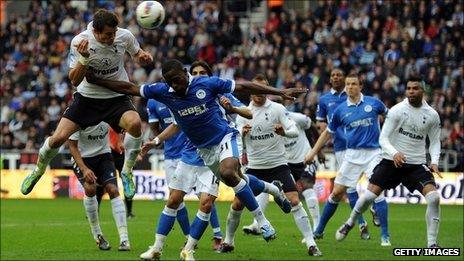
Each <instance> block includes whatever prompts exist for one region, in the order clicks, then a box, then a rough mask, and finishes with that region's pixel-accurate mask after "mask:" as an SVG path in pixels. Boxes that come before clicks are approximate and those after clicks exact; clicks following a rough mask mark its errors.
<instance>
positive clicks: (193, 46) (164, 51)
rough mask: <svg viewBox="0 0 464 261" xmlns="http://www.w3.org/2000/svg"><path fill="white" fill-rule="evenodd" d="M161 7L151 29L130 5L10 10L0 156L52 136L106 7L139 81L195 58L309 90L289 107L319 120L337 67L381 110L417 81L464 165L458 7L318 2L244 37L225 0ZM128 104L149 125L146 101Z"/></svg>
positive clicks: (271, 18) (223, 70)
mask: <svg viewBox="0 0 464 261" xmlns="http://www.w3.org/2000/svg"><path fill="white" fill-rule="evenodd" d="M161 2H162V3H163V5H164V7H165V9H166V18H165V22H164V24H163V26H161V27H160V28H158V29H156V30H144V29H141V28H140V27H139V26H138V25H137V23H136V19H135V15H134V10H135V7H136V5H137V2H136V1H114V2H107V1H100V0H94V1H44V2H40V1H32V2H31V4H30V6H29V11H28V12H27V14H26V15H21V16H20V15H17V14H15V13H9V14H8V19H7V21H6V24H4V25H3V26H4V28H2V30H1V31H0V34H1V35H0V43H1V50H0V52H1V53H0V55H1V57H2V66H1V75H2V78H1V81H0V87H1V88H0V92H1V93H0V95H1V97H2V109H1V127H2V130H1V135H2V144H1V147H2V149H21V150H36V149H38V148H39V147H40V145H41V143H42V142H43V141H44V139H45V137H46V136H48V135H50V133H51V132H52V131H53V130H54V129H55V127H56V124H57V122H58V120H59V119H60V117H61V114H62V112H63V110H64V109H65V108H66V107H67V104H68V103H69V102H70V99H71V98H72V92H73V91H74V88H73V86H71V84H70V82H69V80H68V77H67V74H68V70H69V68H68V64H67V56H68V50H69V44H70V41H71V39H72V38H73V36H74V35H76V34H78V33H79V32H81V31H82V30H83V29H85V28H86V25H87V24H88V22H89V21H91V20H92V14H93V12H94V11H95V10H96V9H98V8H106V9H109V10H113V11H114V12H115V13H116V14H117V15H118V16H119V18H120V20H121V23H120V26H121V27H125V28H127V29H129V30H130V31H131V32H132V33H133V34H134V35H135V36H136V38H137V39H138V40H139V42H140V43H141V45H142V48H143V49H145V50H147V51H149V52H151V53H152V54H153V57H154V60H155V62H154V64H153V65H150V66H146V67H142V66H140V65H138V64H136V63H134V62H133V61H132V60H131V59H130V57H127V60H126V70H127V71H128V73H129V75H130V79H131V81H134V82H136V83H145V82H154V81H158V80H160V79H161V64H162V63H163V61H165V60H166V59H169V58H177V59H179V60H181V61H182V62H183V63H184V64H186V65H188V64H190V63H191V62H193V61H194V60H197V59H200V60H204V61H206V62H208V63H209V64H211V65H212V67H213V70H214V74H215V75H218V76H220V77H223V78H234V79H236V80H240V79H247V80H250V79H251V78H253V77H254V76H255V75H256V74H257V73H264V74H265V75H266V76H267V78H268V80H269V82H270V84H271V85H272V86H276V87H277V88H289V87H303V88H308V89H309V92H308V94H307V95H306V96H304V97H300V98H299V99H298V100H297V102H296V103H292V104H286V106H287V108H288V109H289V110H292V111H301V112H304V113H306V114H308V115H310V116H311V117H312V118H314V113H315V109H316V105H317V103H318V99H319V97H320V96H321V95H322V94H323V93H325V92H327V91H328V90H329V89H330V85H329V73H330V71H331V70H332V69H333V68H341V69H342V70H343V71H344V72H345V73H349V72H352V71H356V72H359V73H360V74H361V75H362V77H363V78H364V82H365V86H364V90H363V92H364V93H365V94H367V95H373V96H376V97H378V98H380V99H381V100H382V101H383V102H385V104H386V105H387V106H388V107H391V106H393V105H395V104H396V103H397V102H399V101H401V100H402V99H404V89H405V83H406V79H407V78H408V77H409V76H411V75H420V76H422V78H423V79H424V81H425V83H426V86H427V88H426V89H427V101H428V102H429V104H431V105H432V106H433V107H434V108H435V109H436V110H437V111H438V112H439V114H440V116H441V120H442V126H443V130H442V135H441V140H442V147H443V148H444V149H452V150H455V151H457V152H458V153H459V160H460V161H461V163H460V164H461V166H462V164H464V162H462V161H463V151H464V145H463V144H464V128H463V122H464V102H463V96H464V95H463V94H464V88H463V85H464V82H463V75H464V70H463V61H462V58H463V52H464V38H463V37H462V32H463V31H464V30H463V29H464V13H463V6H462V3H461V1H453V0H435V1H317V2H311V3H309V5H310V6H311V8H309V9H307V10H287V9H285V8H278V9H269V12H268V13H267V14H266V15H267V19H266V21H265V22H264V23H263V24H260V25H253V26H249V27H248V28H247V29H246V30H242V28H241V27H240V18H239V17H238V16H234V15H233V13H231V12H226V11H225V10H226V9H230V8H231V7H230V6H227V5H230V2H227V1H220V0H216V1H165V2H163V1H161ZM252 2H253V4H254V5H256V4H259V1H256V0H253V1H252ZM239 98H241V99H244V100H245V102H246V99H247V98H246V97H239ZM134 102H135V104H136V106H137V109H138V110H139V112H140V114H141V116H142V118H143V119H145V120H146V112H145V111H146V110H145V101H144V100H142V99H141V98H134ZM458 166H459V165H458Z"/></svg>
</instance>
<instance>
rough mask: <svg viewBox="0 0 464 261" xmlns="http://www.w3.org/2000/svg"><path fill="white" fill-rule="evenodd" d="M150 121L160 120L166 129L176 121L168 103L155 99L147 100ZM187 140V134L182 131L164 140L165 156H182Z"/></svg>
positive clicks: (176, 157)
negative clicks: (167, 105)
mask: <svg viewBox="0 0 464 261" xmlns="http://www.w3.org/2000/svg"><path fill="white" fill-rule="evenodd" d="M147 111H148V122H149V123H152V122H159V124H160V127H161V129H163V130H164V129H166V128H167V127H168V126H169V125H170V124H171V123H173V122H174V120H173V118H172V114H171V112H170V111H169V109H168V107H166V105H164V104H162V103H161V102H159V101H155V100H154V99H149V100H148V102H147ZM186 140H187V138H186V137H185V134H184V133H183V132H182V131H181V132H179V133H177V134H176V135H174V136H173V137H172V138H170V139H168V140H166V141H165V142H164V158H165V159H178V158H180V157H181V153H182V148H183V147H184V143H185V141H186Z"/></svg>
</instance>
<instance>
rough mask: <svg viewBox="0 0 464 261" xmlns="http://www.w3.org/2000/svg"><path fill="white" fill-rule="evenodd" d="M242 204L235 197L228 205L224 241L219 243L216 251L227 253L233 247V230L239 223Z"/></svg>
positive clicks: (234, 230) (235, 229)
mask: <svg viewBox="0 0 464 261" xmlns="http://www.w3.org/2000/svg"><path fill="white" fill-rule="evenodd" d="M243 208H244V206H243V205H242V203H241V202H240V200H239V199H238V198H237V197H235V198H234V201H233V202H232V204H231V205H230V209H229V213H228V214H227V219H226V236H225V237H224V242H223V243H222V244H221V247H220V248H219V249H218V251H217V252H218V253H227V252H231V251H233V250H234V248H235V242H234V239H235V232H236V231H237V228H238V225H239V224H240V217H241V216H242V211H243Z"/></svg>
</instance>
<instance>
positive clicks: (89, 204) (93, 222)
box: [83, 195, 103, 240]
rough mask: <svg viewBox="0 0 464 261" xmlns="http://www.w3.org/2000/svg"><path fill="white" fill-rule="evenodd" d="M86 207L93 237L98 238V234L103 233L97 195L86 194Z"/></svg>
mask: <svg viewBox="0 0 464 261" xmlns="http://www.w3.org/2000/svg"><path fill="white" fill-rule="evenodd" d="M83 201H84V208H85V213H86V214H87V220H89V224H90V229H91V231H92V235H93V238H94V239H95V240H97V236H98V235H102V234H103V233H102V231H101V228H100V222H99V221H98V202H97V197H96V196H93V197H87V196H86V195H84V200H83Z"/></svg>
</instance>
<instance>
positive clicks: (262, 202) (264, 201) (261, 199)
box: [256, 192, 269, 212]
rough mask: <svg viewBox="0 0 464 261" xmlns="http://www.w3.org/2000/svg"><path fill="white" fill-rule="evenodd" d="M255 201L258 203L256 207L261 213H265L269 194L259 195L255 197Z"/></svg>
mask: <svg viewBox="0 0 464 261" xmlns="http://www.w3.org/2000/svg"><path fill="white" fill-rule="evenodd" d="M256 201H258V205H259V207H260V208H261V211H263V212H264V211H266V208H267V204H268V203H269V194H267V193H264V192H263V193H261V194H259V195H258V196H256Z"/></svg>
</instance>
